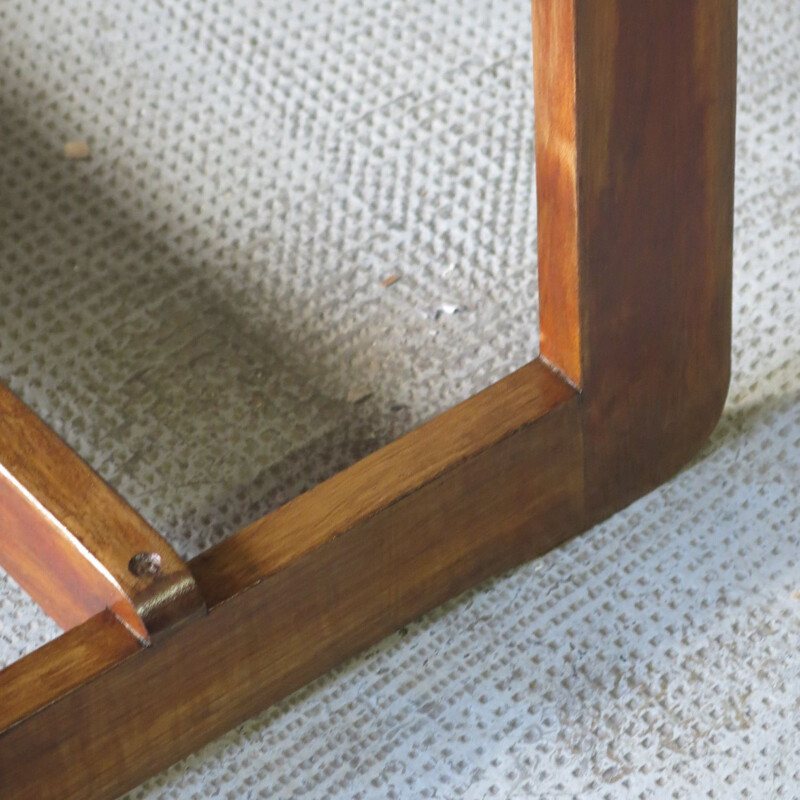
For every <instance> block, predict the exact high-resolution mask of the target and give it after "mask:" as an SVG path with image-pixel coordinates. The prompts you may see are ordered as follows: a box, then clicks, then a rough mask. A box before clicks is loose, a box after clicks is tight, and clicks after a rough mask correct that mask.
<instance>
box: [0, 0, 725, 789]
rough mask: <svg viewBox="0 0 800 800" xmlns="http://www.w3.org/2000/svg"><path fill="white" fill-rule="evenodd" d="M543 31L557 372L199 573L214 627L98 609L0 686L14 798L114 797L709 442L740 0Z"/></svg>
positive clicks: (375, 464) (311, 501)
mask: <svg viewBox="0 0 800 800" xmlns="http://www.w3.org/2000/svg"><path fill="white" fill-rule="evenodd" d="M534 28H535V30H534V42H535V47H536V58H535V65H536V72H537V75H536V81H535V87H536V99H537V104H538V105H537V125H538V133H537V141H536V147H537V171H538V176H537V181H538V186H539V213H540V221H539V233H540V248H541V254H540V262H541V265H542V269H541V274H540V290H541V295H542V353H543V357H544V359H546V361H547V362H549V363H545V361H544V360H537V361H536V362H534V363H532V364H530V365H528V366H527V367H525V368H523V369H522V370H519V371H518V372H516V373H514V374H513V375H510V376H508V377H507V378H505V379H504V380H503V381H501V382H499V383H498V384H496V385H495V386H493V387H491V388H490V389H488V390H486V391H485V392H482V393H481V394H479V395H476V397H474V398H472V399H470V400H469V401H467V402H466V403H463V404H462V405H460V406H458V407H456V408H454V409H452V410H451V411H449V412H447V413H446V414H444V415H442V416H441V417H439V418H438V419H436V420H434V421H432V422H431V423H429V424H428V425H426V426H423V427H422V428H420V429H418V430H417V431H415V432H413V433H411V434H409V435H408V436H406V437H404V438H402V439H400V440H398V441H397V442H395V443H394V444H392V445H390V446H389V447H387V448H385V449H384V450H382V451H379V452H378V453H376V454H374V455H372V456H370V457H369V458H367V459H365V460H364V461H362V462H360V463H359V464H356V465H355V466H353V467H351V468H350V469H348V470H346V471H345V472H343V473H341V474H340V475H338V476H336V477H335V478H333V479H331V480H329V481H327V482H326V483H323V484H321V485H320V486H318V487H317V488H315V489H314V490H312V491H311V492H308V493H306V494H304V495H302V496H301V497H299V498H297V499H296V500H294V501H292V502H291V503H289V504H287V505H286V506H284V507H283V508H281V509H279V510H278V511H276V512H274V513H273V514H271V515H269V516H268V517H266V518H264V519H262V520H259V521H257V522H255V523H254V524H252V525H250V526H249V527H248V528H246V529H244V530H243V531H240V532H239V533H238V534H236V535H235V536H234V537H232V538H231V539H229V540H227V541H225V542H223V543H221V544H220V545H218V546H217V547H215V548H213V549H212V550H210V551H208V552H207V553H204V554H202V555H201V556H199V557H198V558H196V559H195V560H194V561H193V562H192V563H191V564H190V567H191V570H192V572H193V574H194V576H195V578H196V582H197V585H198V587H199V588H200V591H201V592H202V594H203V595H204V597H205V599H206V601H207V605H208V612H207V614H205V615H203V616H201V617H199V618H197V619H195V620H192V621H190V622H189V623H187V624H186V625H184V626H182V627H179V628H175V629H173V630H170V631H169V632H168V634H167V635H164V636H163V637H162V638H161V639H160V640H158V641H156V642H155V643H154V644H153V646H151V647H147V648H145V647H139V646H138V644H137V643H136V642H135V641H134V640H133V639H132V638H131V637H128V635H127V633H126V632H125V631H124V630H123V629H122V628H121V626H120V625H119V623H115V622H114V621H113V620H110V618H109V617H108V616H106V617H105V618H101V617H95V618H93V619H90V620H88V621H87V622H84V623H83V624H82V625H81V626H80V627H78V628H76V629H75V630H74V631H72V632H71V633H69V634H67V635H66V636H65V637H62V639H60V640H58V641H56V642H53V643H52V644H51V645H48V646H47V648H45V649H43V650H42V651H39V652H38V653H36V654H34V655H33V656H31V657H29V658H28V659H25V660H23V661H22V662H21V665H22V666H16V667H14V668H12V670H10V671H6V672H4V673H0V696H17V695H20V696H21V698H22V699H20V700H18V701H17V702H15V703H14V704H12V706H11V710H10V711H7V712H6V713H5V714H4V715H2V716H0V785H2V786H3V788H4V790H5V791H6V793H7V794H8V795H9V796H10V797H14V798H19V799H20V800H29V799H32V798H36V800H51V799H53V800H54V799H55V798H58V800H78V799H79V798H80V800H110V799H111V798H113V797H115V796H117V795H118V794H120V793H121V792H123V791H125V790H127V789H129V788H131V787H133V786H135V785H136V784H137V783H138V782H140V781H141V780H142V779H144V778H145V777H147V776H148V775H150V774H152V773H153V772H155V771H157V770H159V769H162V768H163V767H165V766H167V765H168V764H170V763H172V762H173V761H174V760H176V759H177V758H180V757H181V756H183V755H185V754H186V753H188V752H190V751H191V750H193V749H194V748H196V747H197V746H199V745H200V744H202V743H204V742H206V741H208V740H210V739H212V738H214V737H215V736H217V735H218V734H220V733H222V732H223V731H225V730H227V729H228V728H229V727H230V726H232V725H234V724H236V723H237V722H239V721H241V720H243V719H245V718H247V717H249V716H250V715H252V714H253V713H255V712H256V711H258V710H260V709H262V708H264V707H265V706H267V705H268V704H269V703H272V702H274V701H275V700H277V699H278V698H280V697H283V696H285V695H286V694H287V693H289V692H291V691H292V690H294V689H296V688H298V687H300V686H302V685H303V684H304V683H306V682H307V681H308V680H310V679H312V678H314V677H315V676H317V675H319V674H320V673H321V672H323V671H325V670H326V669H328V668H330V667H331V666H333V665H334V664H336V663H337V662H339V661H341V660H342V659H343V658H345V657H347V656H348V655H351V654H352V653H354V652H357V651H358V650H360V649H362V648H364V647H366V646H368V645H369V644H371V643H372V642H375V641H377V640H378V639H379V638H380V637H382V636H383V635H385V634H386V633H388V632H389V631H392V630H394V629H396V628H397V627H398V626H400V625H402V624H404V623H405V622H407V621H408V620H410V619H412V618H414V617H416V616H418V615H419V614H421V613H422V612H423V611H425V610H426V609H428V608H430V607H432V606H434V605H436V604H438V603H440V602H442V601H443V600H445V599H447V598H448V597H451V596H453V595H454V594H457V593H458V592H460V591H462V590H463V589H465V588H467V587H468V586H470V585H472V584H474V583H475V582H476V581H479V580H481V579H482V578H484V577H486V576H488V575H491V574H493V573H496V572H498V571H500V570H502V569H505V568H507V567H510V566H512V565H514V564H516V563H519V562H520V561H523V560H526V559H528V558H531V557H532V556H534V555H536V554H537V553H541V552H544V551H545V550H547V549H549V548H551V547H553V546H555V545H556V544H557V543H558V542H560V541H563V540H564V539H565V538H566V537H568V536H571V535H574V534H576V533H578V532H580V531H581V530H585V529H586V528H587V527H588V526H590V525H591V524H593V523H594V522H595V521H597V520H599V519H601V518H602V517H604V516H606V515H608V514H610V513H612V512H613V511H614V510H616V509H618V508H621V507H622V506H624V505H626V504H627V503H628V502H630V501H631V500H633V499H634V498H635V497H637V496H638V495H640V494H642V493H644V492H646V491H648V490H649V489H650V488H652V487H653V486H654V485H655V484H656V483H657V482H659V481H662V480H664V479H666V478H667V477H669V475H671V474H672V473H673V472H675V471H676V470H677V469H678V468H680V466H681V465H682V464H683V463H685V461H686V459H688V458H689V457H690V456H691V455H693V454H694V453H695V452H696V450H697V448H698V447H699V446H700V445H701V443H702V441H703V440H704V438H705V436H706V435H707V434H708V433H709V431H710V430H711V427H712V426H713V424H714V422H715V421H716V418H717V416H718V414H719V412H720V409H721V406H722V402H723V399H724V395H725V391H726V388H727V380H728V372H729V338H730V285H731V284H730V280H731V275H730V270H731V234H732V231H731V219H732V188H733V183H732V181H733V121H734V88H735V47H736V2H735V0H648V2H642V0H534ZM559 325H565V326H567V328H568V330H566V331H562V330H560V329H559ZM551 365H552V366H551ZM17 466H18V465H17ZM104 641H105V642H107V643H109V645H108V646H109V647H110V652H111V655H110V659H111V660H110V661H103V660H102V659H100V658H99V657H98V656H97V655H96V653H95V650H94V649H93V648H95V646H97V647H102V643H103V642H104ZM86 647H88V648H89V652H90V653H91V655H90V656H89V657H88V663H87V664H86V665H85V667H81V666H80V663H81V662H82V656H80V655H78V654H79V653H81V652H83V651H82V650H81V648H86ZM115 659H116V660H117V663H116V665H114V666H112V665H111V664H113V663H114V660H115ZM48 664H52V665H54V669H55V670H56V675H57V676H60V675H65V676H66V677H65V678H63V679H62V678H59V677H57V678H56V679H55V680H54V681H50V683H49V684H48V685H49V686H50V688H49V689H48V690H47V691H46V692H45V693H43V695H42V696H41V697H36V696H32V695H33V693H34V690H33V688H32V686H33V679H32V678H31V677H30V676H29V675H28V672H29V671H31V672H32V673H33V674H45V675H46V674H47V669H48ZM26 665H27V666H26ZM64 665H66V666H64Z"/></svg>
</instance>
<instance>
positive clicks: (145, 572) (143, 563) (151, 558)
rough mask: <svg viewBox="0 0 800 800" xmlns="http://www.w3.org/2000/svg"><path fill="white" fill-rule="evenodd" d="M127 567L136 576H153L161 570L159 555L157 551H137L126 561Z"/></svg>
mask: <svg viewBox="0 0 800 800" xmlns="http://www.w3.org/2000/svg"><path fill="white" fill-rule="evenodd" d="M128 569H129V570H130V571H131V572H132V573H133V574H134V575H135V576H136V577H137V578H154V577H155V576H156V575H158V573H159V572H161V556H160V555H159V554H158V553H137V554H136V555H135V556H134V557H133V558H132V559H131V560H130V561H129V562H128Z"/></svg>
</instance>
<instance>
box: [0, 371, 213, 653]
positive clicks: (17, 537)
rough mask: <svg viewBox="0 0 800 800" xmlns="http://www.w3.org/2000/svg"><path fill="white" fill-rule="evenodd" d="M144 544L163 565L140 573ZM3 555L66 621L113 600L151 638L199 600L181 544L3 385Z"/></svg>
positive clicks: (17, 577) (0, 456)
mask: <svg viewBox="0 0 800 800" xmlns="http://www.w3.org/2000/svg"><path fill="white" fill-rule="evenodd" d="M137 553H157V554H158V555H159V556H160V558H161V572H160V574H159V575H158V576H155V577H147V576H145V577H137V576H136V575H134V574H133V573H132V572H131V571H130V570H129V568H128V564H129V561H130V559H131V558H132V557H133V556H134V555H136V554H137ZM0 564H2V566H3V568H4V569H5V570H6V571H7V572H8V573H9V574H10V575H12V576H13V577H14V579H15V580H16V581H17V582H18V583H19V584H20V586H22V588H23V589H24V590H25V591H26V592H28V594H30V595H31V597H33V598H34V600H36V601H37V602H38V603H39V605H41V606H42V608H43V609H44V610H45V611H46V612H47V613H48V614H49V615H50V616H51V617H52V618H53V619H54V620H55V621H56V622H57V623H58V624H59V625H60V626H61V627H62V628H65V629H69V628H71V627H73V626H75V625H78V624H80V623H81V622H83V621H85V620H87V619H89V618H90V617H93V616H94V615H96V614H97V613H99V612H100V611H102V610H103V609H105V608H111V609H113V611H114V612H115V613H116V614H118V615H119V617H120V618H121V619H123V620H124V621H125V623H126V624H127V625H129V626H130V628H131V629H132V630H133V631H135V632H136V633H137V635H139V636H141V637H142V638H143V639H147V638H149V636H150V635H151V634H153V633H157V632H159V631H161V630H164V629H165V628H167V627H169V625H171V624H173V623H174V622H176V621H177V620H179V619H182V618H183V617H185V616H187V615H189V614H191V613H193V612H195V611H197V610H198V609H200V608H201V607H202V598H201V597H200V595H199V593H198V592H197V588H196V586H195V584H194V579H193V578H192V575H191V573H190V572H189V570H188V568H187V566H186V565H185V564H184V562H183V561H182V560H181V559H180V557H179V556H178V555H177V553H175V551H174V550H173V549H172V548H171V547H170V546H169V545H168V544H167V543H166V541H165V540H164V539H163V538H162V537H161V536H159V535H158V533H156V531H154V530H153V529H152V528H151V527H150V526H149V525H148V524H147V523H146V522H145V521H144V520H143V519H142V518H141V517H140V516H139V515H138V514H137V513H136V512H135V511H134V510H133V509H132V508H131V507H130V506H129V505H128V504H127V503H126V502H125V501H124V500H122V498H121V497H119V495H117V494H116V493H115V492H114V491H113V490H112V489H111V488H110V487H109V486H108V485H107V484H105V483H104V482H103V481H102V479H101V478H100V477H99V476H98V475H97V474H96V473H94V472H93V471H92V470H91V469H90V468H89V467H88V466H87V465H86V464H85V463H84V462H83V461H82V460H81V459H80V458H79V457H78V456H77V455H76V454H75V453H74V452H73V451H72V450H71V449H70V448H69V447H68V446H67V445H66V444H65V443H64V442H63V441H61V439H59V438H58V436H56V435H55V434H54V433H53V432H52V431H51V430H50V429H49V428H48V427H47V426H46V425H45V424H44V423H43V422H42V421H41V420H40V419H39V418H38V417H37V416H36V415H35V414H34V413H33V412H32V411H31V410H30V409H28V408H27V407H26V406H25V405H24V404H23V403H22V402H21V401H20V400H19V399H18V398H16V397H15V396H14V395H13V394H12V393H11V392H10V391H9V390H8V389H7V388H6V387H4V386H3V385H2V384H0Z"/></svg>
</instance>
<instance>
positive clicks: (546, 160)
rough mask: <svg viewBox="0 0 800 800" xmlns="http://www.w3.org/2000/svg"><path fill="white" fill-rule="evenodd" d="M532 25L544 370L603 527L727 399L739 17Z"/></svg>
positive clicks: (600, 9)
mask: <svg viewBox="0 0 800 800" xmlns="http://www.w3.org/2000/svg"><path fill="white" fill-rule="evenodd" d="M533 9H534V21H535V23H536V31H537V32H536V36H535V40H534V44H535V51H534V52H535V58H536V73H537V77H536V81H535V88H536V91H537V100H539V101H541V102H540V106H539V117H538V119H537V130H538V131H539V133H538V134H537V151H536V156H537V159H538V161H537V171H538V182H539V194H540V198H539V235H540V244H541V247H542V252H541V254H540V262H541V263H542V265H543V267H544V272H542V273H541V278H540V280H541V281H542V282H543V285H542V286H541V287H540V292H541V297H542V302H543V308H542V354H543V355H544V356H545V357H546V358H547V359H548V361H550V362H551V363H552V364H553V365H554V366H555V367H556V368H558V369H559V370H561V371H563V372H564V373H565V374H566V375H568V376H569V377H570V378H571V379H573V381H575V382H576V383H579V385H580V386H581V388H582V390H583V398H584V414H583V425H584V441H585V458H586V463H585V474H586V484H587V500H586V502H587V507H588V508H589V509H590V510H591V519H593V520H599V519H601V518H602V517H604V516H607V515H608V514H610V513H612V512H614V511H616V510H617V509H619V508H620V507H622V506H623V505H626V504H627V503H629V502H630V501H632V500H633V499H635V498H636V497H638V496H640V495H641V494H643V493H644V492H646V491H649V490H650V489H652V488H654V487H655V486H657V485H658V484H659V483H661V482H663V481H664V480H666V479H667V478H668V477H670V476H671V475H672V474H674V473H675V471H676V470H678V469H679V468H680V467H681V466H682V465H683V464H685V463H686V461H687V460H688V459H689V458H690V457H691V456H692V455H693V454H694V453H695V452H696V451H697V449H698V447H699V446H700V444H701V443H702V442H703V441H705V439H706V437H707V436H708V434H709V433H710V432H711V430H712V429H713V427H714V425H715V424H716V422H717V420H718V418H719V415H720V412H721V410H722V406H723V403H724V401H725V397H726V394H727V390H728V378H729V374H730V335H731V260H732V249H731V248H732V241H733V177H734V175H733V162H734V158H733V157H734V149H733V148H734V120H735V95H736V2H735V1H734V0H652V1H651V2H641V0H597V1H596V2H589V0H535V2H534V4H533ZM573 109H575V115H574V121H573V117H572V114H573ZM543 117H544V118H543ZM576 176H577V178H576ZM576 185H577V186H578V191H577V202H575V201H574V200H573V197H574V192H575V186H576ZM575 259H577V262H576V261H575ZM576 264H577V272H576V269H575V265H576ZM576 291H577V297H576V296H575V292H576ZM576 306H577V308H578V314H577V317H578V319H579V324H578V325H577V330H575V331H573V332H572V335H571V336H569V335H567V334H565V333H559V334H558V335H556V329H557V328H558V326H559V325H560V324H562V320H563V321H564V322H566V323H569V324H573V320H575V316H576V315H575V308H576ZM576 352H579V354H580V367H578V366H577V365H576V361H575V359H576Z"/></svg>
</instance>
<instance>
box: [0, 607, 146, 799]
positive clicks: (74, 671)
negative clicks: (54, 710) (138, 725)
mask: <svg viewBox="0 0 800 800" xmlns="http://www.w3.org/2000/svg"><path fill="white" fill-rule="evenodd" d="M141 648H142V643H141V641H140V640H139V639H138V638H137V637H136V636H134V634H133V633H132V632H131V631H130V630H129V629H128V628H127V627H126V626H125V625H124V624H122V622H121V621H120V620H119V618H118V617H116V616H115V615H114V614H113V613H112V612H111V611H101V612H100V613H99V614H98V615H97V616H95V617H91V618H90V619H88V620H86V622H84V623H83V624H81V625H78V626H77V627H75V628H72V629H70V630H69V631H67V632H66V633H65V634H63V635H62V636H60V637H59V638H58V639H54V640H53V641H52V642H48V643H47V644H46V645H44V647H40V648H39V649H38V650H35V651H34V652H33V653H31V654H30V655H28V656H26V657H25V658H21V659H20V660H19V661H16V662H15V663H13V664H12V665H11V666H10V667H8V668H6V669H4V670H2V671H0V698H2V702H0V731H4V732H6V733H7V732H8V731H10V730H11V729H12V728H13V727H14V726H15V725H17V724H19V723H20V722H23V721H24V720H26V719H28V717H30V716H31V714H33V713H35V712H36V711H38V710H40V709H43V708H47V707H48V706H49V705H51V704H52V703H56V702H58V701H60V700H61V699H62V698H63V697H64V696H65V695H67V694H69V693H70V692H72V691H74V690H75V689H80V688H81V687H84V686H86V684H88V683H89V682H91V681H92V680H93V679H94V678H96V677H97V676H98V675H101V674H102V673H103V672H105V671H106V670H108V669H111V668H112V667H114V666H116V665H117V664H119V663H120V662H121V661H122V660H124V659H125V658H127V657H128V656H130V655H132V654H133V653H135V652H137V651H138V650H140V649H141ZM76 722H78V721H77V720H76ZM80 725H83V726H85V731H86V735H87V736H88V735H91V731H92V726H91V720H86V719H85V718H84V719H82V720H80V722H79V723H78V725H77V726H76V727H80ZM5 778H6V773H5V772H4V771H3V770H2V769H0V793H2V791H4V790H6V789H7V788H8V786H9V785H8V784H7V783H6V781H5ZM9 791H10V789H9ZM2 796H3V797H7V796H10V795H2ZM53 796H55V795H53Z"/></svg>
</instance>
